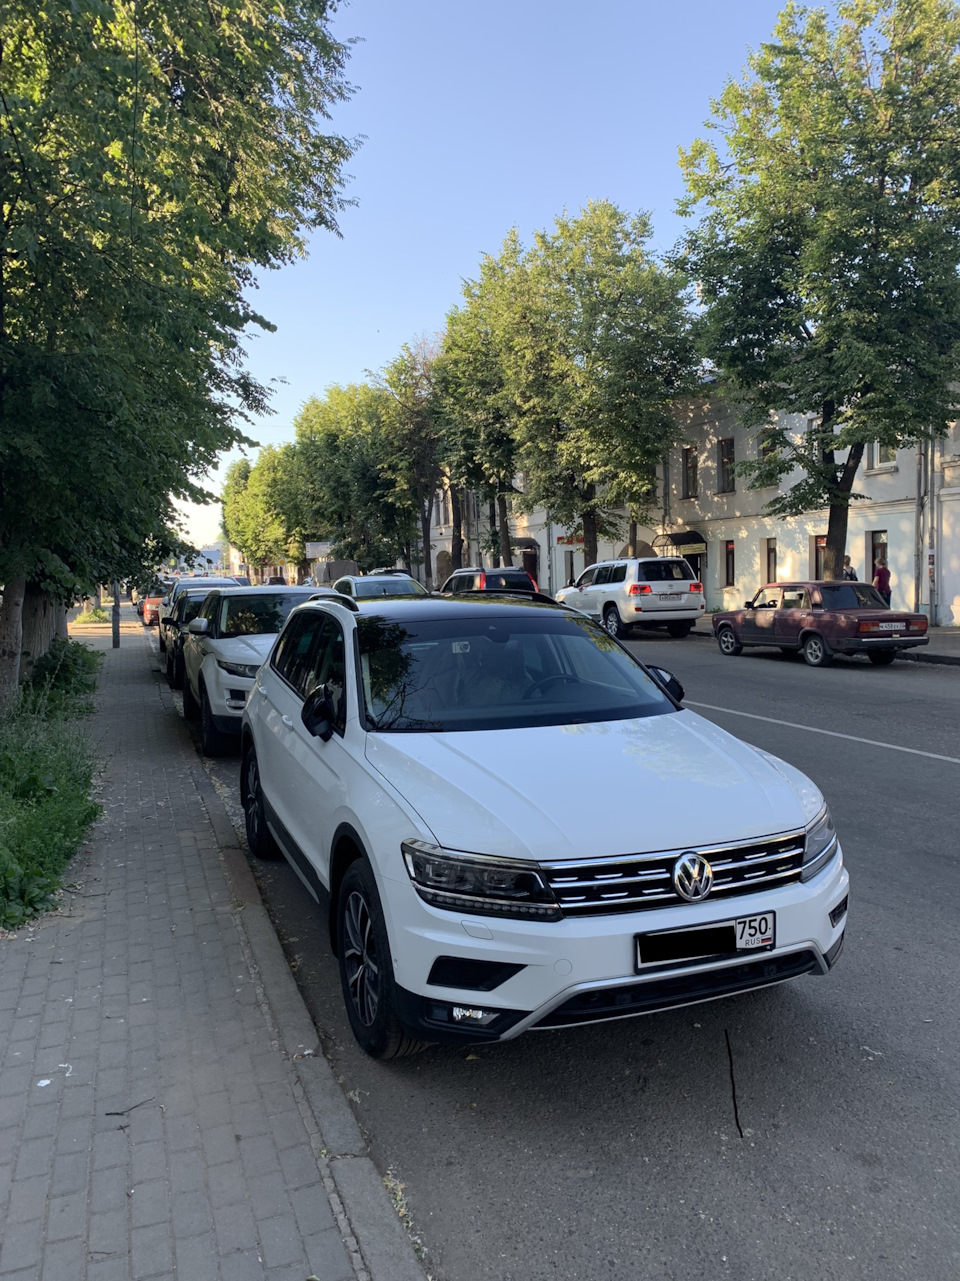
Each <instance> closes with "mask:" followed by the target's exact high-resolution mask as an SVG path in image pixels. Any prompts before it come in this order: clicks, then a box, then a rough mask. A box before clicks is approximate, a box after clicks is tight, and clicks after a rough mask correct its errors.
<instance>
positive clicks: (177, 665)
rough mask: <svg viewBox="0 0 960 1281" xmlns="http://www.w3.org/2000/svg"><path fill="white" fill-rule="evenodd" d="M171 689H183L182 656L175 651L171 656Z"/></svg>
mask: <svg viewBox="0 0 960 1281" xmlns="http://www.w3.org/2000/svg"><path fill="white" fill-rule="evenodd" d="M172 688H173V689H183V654H182V653H181V652H180V651H179V650H177V652H176V653H175V654H174V656H173V682H172Z"/></svg>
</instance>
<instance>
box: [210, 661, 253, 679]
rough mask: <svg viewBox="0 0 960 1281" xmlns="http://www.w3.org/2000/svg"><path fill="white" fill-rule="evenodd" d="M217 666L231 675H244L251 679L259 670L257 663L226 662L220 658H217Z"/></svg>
mask: <svg viewBox="0 0 960 1281" xmlns="http://www.w3.org/2000/svg"><path fill="white" fill-rule="evenodd" d="M217 666H218V667H220V668H222V669H223V670H224V671H225V672H229V673H230V675H231V676H245V677H246V678H247V679H248V680H251V681H252V680H253V679H254V678H255V677H256V674H257V672H259V670H260V664H259V663H228V662H226V661H225V660H224V659H222V658H218V659H217Z"/></svg>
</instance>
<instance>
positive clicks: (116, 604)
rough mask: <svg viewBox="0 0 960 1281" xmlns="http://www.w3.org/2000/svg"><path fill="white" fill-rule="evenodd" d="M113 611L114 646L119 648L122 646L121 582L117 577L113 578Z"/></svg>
mask: <svg viewBox="0 0 960 1281" xmlns="http://www.w3.org/2000/svg"><path fill="white" fill-rule="evenodd" d="M112 613H113V617H112V619H111V622H112V623H113V626H112V628H111V631H112V633H113V648H114V649H119V648H120V584H119V582H118V581H117V580H116V579H114V580H113V611H112Z"/></svg>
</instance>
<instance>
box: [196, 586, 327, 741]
mask: <svg viewBox="0 0 960 1281" xmlns="http://www.w3.org/2000/svg"><path fill="white" fill-rule="evenodd" d="M318 595H326V596H332V595H333V593H332V592H331V591H329V590H326V591H324V590H323V589H322V588H321V589H319V590H318V589H317V588H316V587H240V586H235V587H233V588H226V589H218V590H214V591H211V592H210V593H209V594H208V595H207V597H206V599H205V600H204V602H203V605H202V606H201V607H200V612H199V613H198V614H197V616H196V618H194V619H193V620H192V621H191V622H190V623H188V624H187V632H186V635H185V636H184V638H183V660H182V665H181V666H182V672H183V714H184V716H185V717H186V719H187V720H199V721H200V747H201V750H202V751H203V753H204V755H206V756H221V755H223V753H224V752H225V751H229V750H230V748H231V746H233V747H235V746H236V744H237V743H238V741H239V740H238V735H239V733H240V717H241V715H242V713H243V709H244V707H245V706H246V702H247V695H248V694H249V693H250V690H251V689H252V688H253V678H254V676H256V674H257V669H258V668H259V666H260V664H261V663H262V662H263V660H264V659H265V658H266V656H267V655H268V654H269V653H270V650H271V648H272V647H273V642H274V641H275V640H276V637H277V633H278V632H279V631H280V629H281V628H282V627H283V624H284V622H285V621H286V618H287V615H288V614H289V613H290V611H291V609H293V607H294V606H295V605H302V604H303V602H304V601H307V600H311V599H312V598H313V597H315V596H318Z"/></svg>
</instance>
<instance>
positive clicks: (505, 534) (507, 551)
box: [497, 490, 513, 565]
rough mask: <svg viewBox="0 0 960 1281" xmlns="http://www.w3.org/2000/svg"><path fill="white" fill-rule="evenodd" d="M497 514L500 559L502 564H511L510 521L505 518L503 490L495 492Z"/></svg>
mask: <svg viewBox="0 0 960 1281" xmlns="http://www.w3.org/2000/svg"><path fill="white" fill-rule="evenodd" d="M497 515H498V516H499V518H500V519H499V525H500V561H501V563H502V564H504V565H512V564H513V552H512V550H511V548H510V521H509V519H508V518H507V496H506V494H505V493H504V492H503V490H501V491H500V493H499V494H497Z"/></svg>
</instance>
